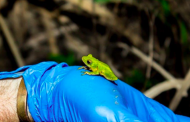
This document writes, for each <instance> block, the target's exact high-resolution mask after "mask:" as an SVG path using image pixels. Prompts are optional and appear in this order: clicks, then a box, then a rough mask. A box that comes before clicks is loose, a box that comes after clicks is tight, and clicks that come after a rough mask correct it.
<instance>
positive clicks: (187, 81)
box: [169, 70, 190, 110]
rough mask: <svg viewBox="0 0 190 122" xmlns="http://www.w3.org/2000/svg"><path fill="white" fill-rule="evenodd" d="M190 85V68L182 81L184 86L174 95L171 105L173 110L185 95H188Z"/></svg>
mask: <svg viewBox="0 0 190 122" xmlns="http://www.w3.org/2000/svg"><path fill="white" fill-rule="evenodd" d="M189 87H190V70H189V71H188V73H187V75H186V76H185V79H184V81H183V83H182V86H181V88H180V89H179V90H177V92H176V94H175V96H174V97H173V99H172V101H171V103H170V105H169V107H170V109H172V110H175V109H176V108H177V106H178V104H179V103H180V101H181V99H182V97H183V96H187V90H188V89H189Z"/></svg>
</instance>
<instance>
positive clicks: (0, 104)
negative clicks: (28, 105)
mask: <svg viewBox="0 0 190 122" xmlns="http://www.w3.org/2000/svg"><path fill="white" fill-rule="evenodd" d="M20 81H21V78H18V79H5V80H0V121H4V122H6V121H11V122H13V121H14V122H17V121H19V119H18V116H17V108H16V103H17V93H18V87H19V84H20Z"/></svg>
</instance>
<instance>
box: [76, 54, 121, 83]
mask: <svg viewBox="0 0 190 122" xmlns="http://www.w3.org/2000/svg"><path fill="white" fill-rule="evenodd" d="M82 61H83V62H84V63H85V64H86V66H87V67H88V68H89V69H90V70H91V71H92V72H87V71H85V72H83V73H84V74H82V75H85V74H88V75H99V74H100V75H102V76H104V77H105V78H106V79H108V80H111V81H115V80H117V79H118V78H117V77H116V76H115V75H114V73H113V72H112V70H111V68H110V67H109V66H108V65H107V64H105V63H103V62H101V61H99V60H98V59H96V58H94V57H93V56H92V54H89V55H88V56H83V57H82ZM86 66H83V67H80V68H79V69H87V67H86Z"/></svg>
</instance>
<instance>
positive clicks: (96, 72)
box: [82, 71, 99, 75]
mask: <svg viewBox="0 0 190 122" xmlns="http://www.w3.org/2000/svg"><path fill="white" fill-rule="evenodd" d="M85 74H88V75H99V72H98V71H94V72H87V71H85V72H83V74H82V75H85Z"/></svg>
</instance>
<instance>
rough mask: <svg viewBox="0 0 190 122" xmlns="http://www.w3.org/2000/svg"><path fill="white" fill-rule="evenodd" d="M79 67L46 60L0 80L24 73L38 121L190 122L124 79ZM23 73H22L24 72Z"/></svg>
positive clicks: (30, 105)
mask: <svg viewBox="0 0 190 122" xmlns="http://www.w3.org/2000/svg"><path fill="white" fill-rule="evenodd" d="M78 68H79V66H68V65H67V64H66V63H61V64H57V63H56V62H42V63H39V64H36V65H30V66H24V67H21V68H19V69H17V70H15V71H13V72H1V73H0V79H4V78H16V77H19V76H23V78H24V81H25V85H26V89H27V91H28V98H27V102H28V106H29V111H30V113H31V115H32V117H33V119H34V120H35V121H38V122H39V121H65V122H79V121H80V122H107V121H108V122H190V118H188V117H185V116H181V115H176V114H174V113H173V112H172V111H171V110H170V109H168V108H167V107H165V106H163V105H162V104H160V103H158V102H156V101H154V100H152V99H150V98H147V97H146V96H144V95H143V94H142V93H141V92H139V91H138V90H136V89H134V88H133V87H131V86H129V85H128V84H126V83H124V82H122V81H121V80H117V81H115V83H116V84H117V85H115V84H113V83H111V82H110V81H108V80H106V79H105V78H104V77H102V76H90V75H83V76H82V75H81V74H82V73H81V71H85V70H84V69H81V70H78ZM21 72H22V73H21Z"/></svg>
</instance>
